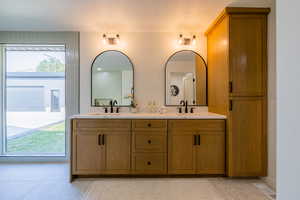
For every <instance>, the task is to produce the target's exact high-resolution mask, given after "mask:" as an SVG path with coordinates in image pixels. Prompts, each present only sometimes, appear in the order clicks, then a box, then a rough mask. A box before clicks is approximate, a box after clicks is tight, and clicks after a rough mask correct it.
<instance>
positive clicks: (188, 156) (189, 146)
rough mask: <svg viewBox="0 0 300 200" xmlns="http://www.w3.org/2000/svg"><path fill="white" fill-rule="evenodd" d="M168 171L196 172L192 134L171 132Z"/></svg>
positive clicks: (172, 172)
mask: <svg viewBox="0 0 300 200" xmlns="http://www.w3.org/2000/svg"><path fill="white" fill-rule="evenodd" d="M168 145H169V151H168V163H169V165H168V173H170V174H194V173H195V146H194V135H192V134H176V133H170V134H169V143H168Z"/></svg>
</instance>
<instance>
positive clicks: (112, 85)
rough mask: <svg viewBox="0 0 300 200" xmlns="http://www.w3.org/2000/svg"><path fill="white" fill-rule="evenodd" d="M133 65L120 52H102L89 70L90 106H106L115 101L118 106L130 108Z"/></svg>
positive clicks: (132, 96)
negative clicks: (90, 83)
mask: <svg viewBox="0 0 300 200" xmlns="http://www.w3.org/2000/svg"><path fill="white" fill-rule="evenodd" d="M133 74H134V72H133V64H132V62H131V61H130V59H129V58H128V56H127V55H125V54H124V53H122V52H120V51H115V50H109V51H105V52H102V53H101V54H99V55H98V56H96V58H95V59H94V61H93V64H92V69H91V79H92V85H91V86H92V87H91V88H92V91H91V92H92V94H91V96H92V99H91V103H92V106H108V105H109V104H110V102H111V101H115V100H116V101H117V102H118V105H119V106H130V105H131V102H132V100H133V98H134V93H133V92H134V89H133V82H134V77H133Z"/></svg>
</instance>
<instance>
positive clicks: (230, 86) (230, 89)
mask: <svg viewBox="0 0 300 200" xmlns="http://www.w3.org/2000/svg"><path fill="white" fill-rule="evenodd" d="M232 89H233V88H232V81H229V92H230V93H232Z"/></svg>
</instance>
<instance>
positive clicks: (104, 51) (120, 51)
mask: <svg viewBox="0 0 300 200" xmlns="http://www.w3.org/2000/svg"><path fill="white" fill-rule="evenodd" d="M109 51H115V52H119V53H121V54H122V55H124V56H125V57H126V58H127V59H128V60H129V62H130V64H131V67H132V88H131V90H132V99H134V93H135V91H134V65H133V62H132V61H131V59H130V58H129V56H127V55H126V54H125V53H123V52H122V51H119V50H106V51H102V52H101V53H99V54H98V55H97V56H96V57H95V58H94V60H93V62H92V65H91V77H90V78H91V107H107V106H96V105H93V79H92V74H93V65H94V63H95V61H96V60H97V58H98V57H99V56H101V55H102V54H104V53H106V52H109ZM118 107H131V105H128V106H127V105H126V106H125V105H118Z"/></svg>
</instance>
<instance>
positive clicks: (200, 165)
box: [168, 120, 225, 174]
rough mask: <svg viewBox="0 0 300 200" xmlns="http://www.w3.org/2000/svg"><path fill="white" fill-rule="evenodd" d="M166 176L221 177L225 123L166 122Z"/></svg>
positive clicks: (201, 121) (215, 121) (223, 169)
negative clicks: (214, 175)
mask: <svg viewBox="0 0 300 200" xmlns="http://www.w3.org/2000/svg"><path fill="white" fill-rule="evenodd" d="M168 130H169V133H168V173H169V174H224V173H225V121H224V120H169V122H168Z"/></svg>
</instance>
